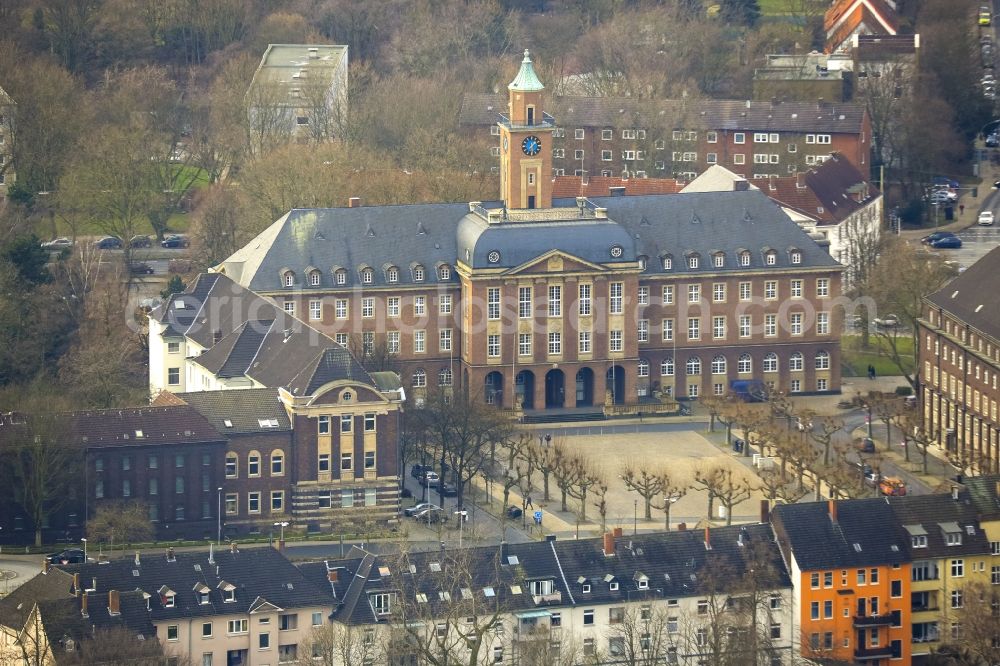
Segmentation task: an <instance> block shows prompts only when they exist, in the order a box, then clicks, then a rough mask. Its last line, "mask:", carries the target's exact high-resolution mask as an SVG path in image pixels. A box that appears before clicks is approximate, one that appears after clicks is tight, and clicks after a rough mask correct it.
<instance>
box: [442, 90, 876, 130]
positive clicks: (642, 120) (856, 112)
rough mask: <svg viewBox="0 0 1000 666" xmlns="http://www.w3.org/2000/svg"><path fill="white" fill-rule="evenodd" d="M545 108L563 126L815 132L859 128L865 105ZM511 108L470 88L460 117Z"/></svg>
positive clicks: (685, 103) (469, 121)
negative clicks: (670, 123) (672, 123)
mask: <svg viewBox="0 0 1000 666" xmlns="http://www.w3.org/2000/svg"><path fill="white" fill-rule="evenodd" d="M549 106H550V107H551V108H549V109H547V110H548V111H550V112H551V113H552V115H554V116H555V118H556V123H557V125H558V126H559V127H566V128H574V127H644V126H645V127H649V126H655V125H657V124H659V123H662V122H663V120H662V118H667V119H673V120H676V121H677V122H679V123H680V124H681V125H683V127H682V128H683V129H698V128H704V129H715V130H735V131H747V132H752V131H758V132H763V131H769V132H816V133H824V134H836V133H848V134H858V133H860V132H861V131H862V130H863V121H864V114H865V108H864V106H863V105H861V104H849V103H843V102H829V101H828V102H824V103H822V104H820V103H819V102H780V103H772V102H770V101H767V102H762V101H744V100H718V99H710V100H662V101H656V102H646V101H641V100H636V99H633V98H628V97H582V96H579V97H578V96H564V97H556V98H554V99H553V100H552V102H551V104H550V105H549ZM506 112H507V96H506V95H495V94H491V93H467V94H466V95H465V96H464V97H463V98H462V109H461V111H460V112H459V123H460V124H462V125H481V126H486V125H494V124H496V122H497V113H506Z"/></svg>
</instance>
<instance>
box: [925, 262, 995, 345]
mask: <svg viewBox="0 0 1000 666" xmlns="http://www.w3.org/2000/svg"><path fill="white" fill-rule="evenodd" d="M998 293H1000V247H995V248H993V249H992V250H990V251H989V252H987V253H986V254H985V255H984V256H983V257H982V258H981V259H979V260H978V261H977V262H976V263H974V264H972V265H971V266H969V267H968V268H967V269H965V271H963V272H962V273H959V274H958V275H957V276H956V277H955V278H954V279H953V280H952V281H951V282H949V283H948V284H946V285H945V286H944V287H942V288H941V289H939V290H938V291H936V292H934V293H933V294H931V295H930V296H927V301H928V302H929V303H931V305H933V306H936V307H938V308H941V309H942V310H944V311H945V312H947V313H949V314H950V315H952V316H953V317H955V318H956V319H958V320H960V321H962V322H964V323H966V324H968V325H969V326H971V327H972V328H974V329H976V330H977V331H978V332H979V333H982V334H983V335H985V336H989V337H992V338H993V339H994V340H1000V302H998V301H997V299H996V297H995V295H996V294H998Z"/></svg>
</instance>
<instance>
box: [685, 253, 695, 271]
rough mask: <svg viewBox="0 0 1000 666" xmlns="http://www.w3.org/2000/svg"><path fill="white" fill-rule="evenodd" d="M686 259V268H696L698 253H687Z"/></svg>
mask: <svg viewBox="0 0 1000 666" xmlns="http://www.w3.org/2000/svg"><path fill="white" fill-rule="evenodd" d="M687 259H688V268H692V269H694V268H698V255H697V254H689V255H688V258H687Z"/></svg>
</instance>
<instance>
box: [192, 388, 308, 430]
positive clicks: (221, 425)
mask: <svg viewBox="0 0 1000 666" xmlns="http://www.w3.org/2000/svg"><path fill="white" fill-rule="evenodd" d="M174 397H176V398H178V399H180V400H182V401H184V402H185V403H187V404H188V405H190V406H191V407H193V408H194V409H196V410H197V411H198V412H199V413H200V414H201V415H202V416H204V417H205V418H206V419H208V421H209V422H210V423H211V424H212V425H213V426H215V428H216V429H217V430H218V431H219V432H221V433H256V432H275V431H276V430H277V431H288V430H291V428H292V425H291V422H290V421H289V420H288V412H286V411H285V406H284V405H283V404H282V402H281V400H279V399H278V390H277V389H275V388H256V389H242V390H239V391H196V392H193V393H178V394H176V395H175V396H174ZM260 419H274V420H276V421H277V422H278V427H277V428H263V427H261V425H260ZM226 421H229V423H231V424H232V426H228V425H226Z"/></svg>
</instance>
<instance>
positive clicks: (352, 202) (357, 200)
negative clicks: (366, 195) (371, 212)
mask: <svg viewBox="0 0 1000 666" xmlns="http://www.w3.org/2000/svg"><path fill="white" fill-rule="evenodd" d="M347 207H348V208H361V197H351V198H350V199H348V200H347Z"/></svg>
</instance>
